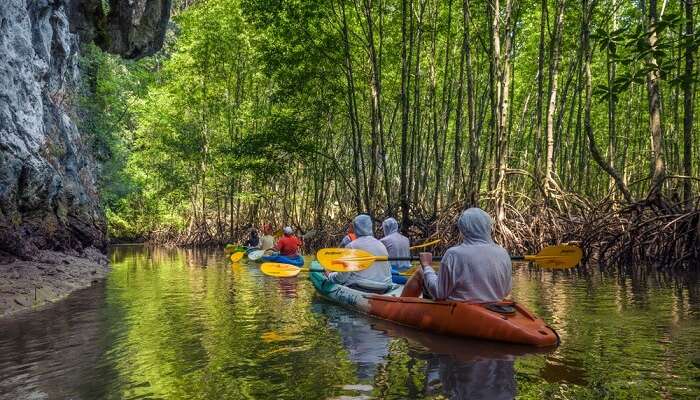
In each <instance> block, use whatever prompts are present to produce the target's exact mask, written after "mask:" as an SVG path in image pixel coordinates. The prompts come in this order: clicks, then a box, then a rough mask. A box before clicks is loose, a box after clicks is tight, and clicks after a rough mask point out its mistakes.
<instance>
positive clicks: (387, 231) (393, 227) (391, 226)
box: [382, 218, 399, 236]
mask: <svg viewBox="0 0 700 400" xmlns="http://www.w3.org/2000/svg"><path fill="white" fill-rule="evenodd" d="M382 229H383V230H384V236H389V235H391V234H392V233H394V232H398V230H399V223H398V222H396V220H395V219H393V218H387V219H385V220H384V222H382Z"/></svg>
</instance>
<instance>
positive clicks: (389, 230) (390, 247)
mask: <svg viewBox="0 0 700 400" xmlns="http://www.w3.org/2000/svg"><path fill="white" fill-rule="evenodd" d="M382 229H383V230H384V237H383V238H381V239H380V240H381V242H382V243H384V246H385V247H386V250H387V251H388V252H389V258H408V257H410V256H411V249H410V248H409V246H410V243H409V241H408V238H407V237H406V236H404V235H402V234H401V232H399V223H398V222H396V220H395V219H394V218H387V219H385V220H384V222H382ZM408 268H411V262H410V261H392V262H391V269H393V270H395V271H403V270H406V269H408Z"/></svg>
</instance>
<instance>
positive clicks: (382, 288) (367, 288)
mask: <svg viewBox="0 0 700 400" xmlns="http://www.w3.org/2000/svg"><path fill="white" fill-rule="evenodd" d="M395 286H396V285H394V284H391V285H385V284H382V283H377V284H376V285H373V284H366V283H365V284H359V283H354V284H352V285H350V286H348V287H349V288H350V289H355V290H359V291H361V292H366V293H372V294H384V293H388V292H390V291H392V290H393V289H394V288H395Z"/></svg>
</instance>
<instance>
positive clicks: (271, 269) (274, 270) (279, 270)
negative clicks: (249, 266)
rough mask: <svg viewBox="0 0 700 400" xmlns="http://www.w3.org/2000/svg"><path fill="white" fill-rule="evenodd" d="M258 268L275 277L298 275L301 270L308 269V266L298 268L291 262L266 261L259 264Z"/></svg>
mask: <svg viewBox="0 0 700 400" xmlns="http://www.w3.org/2000/svg"><path fill="white" fill-rule="evenodd" d="M260 270H261V271H262V272H263V274H265V275H269V276H274V277H276V278H293V277H295V276H297V275H299V272H301V271H308V270H309V269H308V268H299V267H295V266H294V265H291V264H283V263H274V262H266V263H263V264H262V265H261V266H260Z"/></svg>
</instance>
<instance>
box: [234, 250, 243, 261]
mask: <svg viewBox="0 0 700 400" xmlns="http://www.w3.org/2000/svg"><path fill="white" fill-rule="evenodd" d="M243 256H245V251H237V252H235V253H233V254H231V262H234V263H237V262H239V261H241V259H242V258H243Z"/></svg>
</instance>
